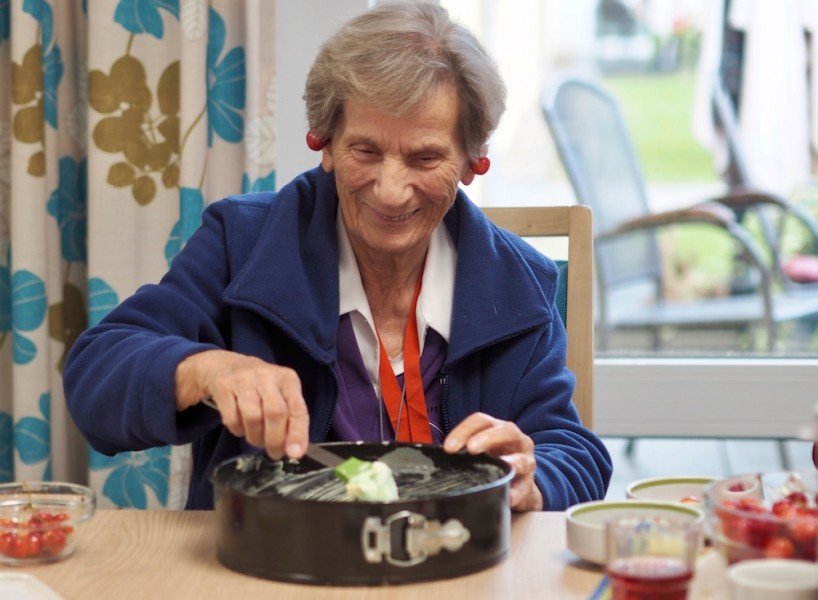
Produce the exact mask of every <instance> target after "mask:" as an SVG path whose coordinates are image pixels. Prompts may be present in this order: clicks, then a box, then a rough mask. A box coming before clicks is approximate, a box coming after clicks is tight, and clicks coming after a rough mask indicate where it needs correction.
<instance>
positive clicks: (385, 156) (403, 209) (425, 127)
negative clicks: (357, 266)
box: [322, 85, 474, 260]
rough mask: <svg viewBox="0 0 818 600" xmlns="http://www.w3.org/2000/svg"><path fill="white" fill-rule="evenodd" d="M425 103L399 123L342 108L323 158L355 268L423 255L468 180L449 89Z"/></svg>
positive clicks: (355, 104) (367, 110)
mask: <svg viewBox="0 0 818 600" xmlns="http://www.w3.org/2000/svg"><path fill="white" fill-rule="evenodd" d="M427 98H428V101H427V102H425V103H424V104H423V105H422V106H421V107H420V109H418V110H417V111H415V112H413V113H412V114H410V115H406V116H400V117H396V116H392V115H388V114H385V113H383V112H379V111H378V110H377V109H375V108H374V107H372V106H369V105H366V104H364V103H362V102H359V101H356V100H347V101H346V102H345V103H344V114H343V116H342V117H341V119H340V122H339V124H338V127H337V128H336V130H335V132H334V134H333V138H332V142H331V143H330V144H329V145H327V146H326V147H325V148H324V150H323V158H322V165H323V167H324V170H325V171H327V172H334V173H335V183H336V187H337V189H338V197H339V200H340V206H341V214H342V216H343V219H344V225H345V226H346V229H347V233H348V235H349V239H350V243H351V244H352V247H353V249H354V250H355V254H356V256H357V257H358V260H362V259H364V260H366V258H364V257H365V256H370V257H371V256H375V255H390V256H399V255H402V254H412V253H413V251H414V252H417V253H425V252H426V248H427V247H428V244H429V239H430V238H431V236H432V232H433V231H434V229H435V227H437V226H438V224H439V223H440V222H441V221H442V220H443V216H444V215H445V214H446V211H448V210H449V208H450V207H451V205H452V203H453V202H454V197H455V194H456V193H457V185H458V183H459V182H461V181H462V182H463V183H464V184H466V185H468V184H469V183H471V181H472V180H473V179H474V174H473V173H472V172H471V170H470V169H469V161H468V158H467V157H466V155H465V153H464V152H463V150H462V148H461V146H460V143H459V141H458V139H457V135H456V125H457V95H456V92H455V90H454V88H453V87H452V86H450V85H440V86H438V87H437V88H435V89H434V90H432V91H431V92H430V93H429V95H428V97H427ZM421 255H422V254H421Z"/></svg>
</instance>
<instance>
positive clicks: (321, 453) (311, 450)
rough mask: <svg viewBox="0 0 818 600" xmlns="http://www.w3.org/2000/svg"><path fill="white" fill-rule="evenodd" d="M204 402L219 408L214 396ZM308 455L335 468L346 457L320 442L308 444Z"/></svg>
mask: <svg viewBox="0 0 818 600" xmlns="http://www.w3.org/2000/svg"><path fill="white" fill-rule="evenodd" d="M202 404H204V405H205V406H208V407H210V408H212V409H213V410H219V407H218V406H216V403H215V402H214V401H213V398H211V397H209V396H208V397H207V398H204V399H202ZM306 456H307V457H309V458H310V459H311V460H312V461H313V462H317V463H318V464H319V465H324V466H325V467H331V468H333V469H334V468H335V467H337V466H338V465H340V464H341V463H343V462H344V461H345V460H346V459H345V458H342V457H340V456H338V455H337V454H335V453H334V452H331V451H329V450H327V449H326V448H323V447H322V446H319V445H318V444H312V443H310V444H307V453H306Z"/></svg>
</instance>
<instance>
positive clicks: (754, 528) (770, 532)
mask: <svg viewBox="0 0 818 600" xmlns="http://www.w3.org/2000/svg"><path fill="white" fill-rule="evenodd" d="M775 530H776V524H775V523H774V522H772V521H770V520H768V519H748V523H747V543H748V544H750V545H751V546H752V547H753V548H759V549H761V548H764V547H766V546H767V544H769V543H770V540H771V539H772V538H773V536H774V535H775Z"/></svg>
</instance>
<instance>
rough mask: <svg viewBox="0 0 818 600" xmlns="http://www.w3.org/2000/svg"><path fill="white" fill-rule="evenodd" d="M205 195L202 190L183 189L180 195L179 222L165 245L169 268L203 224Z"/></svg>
mask: <svg viewBox="0 0 818 600" xmlns="http://www.w3.org/2000/svg"><path fill="white" fill-rule="evenodd" d="M203 209H204V195H203V194H202V190H199V189H196V188H187V187H183V188H182V189H181V191H180V193H179V220H178V221H176V224H175V225H174V226H173V229H172V230H171V232H170V237H169V238H168V241H167V243H166V244H165V260H167V261H168V267H170V263H171V262H172V261H173V258H174V257H175V256H176V255H177V254H179V251H180V250H181V249H182V246H184V244H185V242H186V241H188V240H189V239H190V236H191V235H193V232H194V231H196V230H197V229H198V228H199V225H201V224H202V210H203Z"/></svg>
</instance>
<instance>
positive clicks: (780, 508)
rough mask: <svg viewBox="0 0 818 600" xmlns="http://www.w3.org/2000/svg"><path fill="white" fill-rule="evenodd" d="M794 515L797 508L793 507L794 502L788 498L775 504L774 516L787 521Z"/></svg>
mask: <svg viewBox="0 0 818 600" xmlns="http://www.w3.org/2000/svg"><path fill="white" fill-rule="evenodd" d="M794 513H795V506H793V504H792V500H790V499H788V498H784V499H783V500H779V501H778V502H776V503H775V504H773V514H774V515H776V516H779V517H781V518H783V519H786V518H788V517H790V516H792V515H793V514H794Z"/></svg>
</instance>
